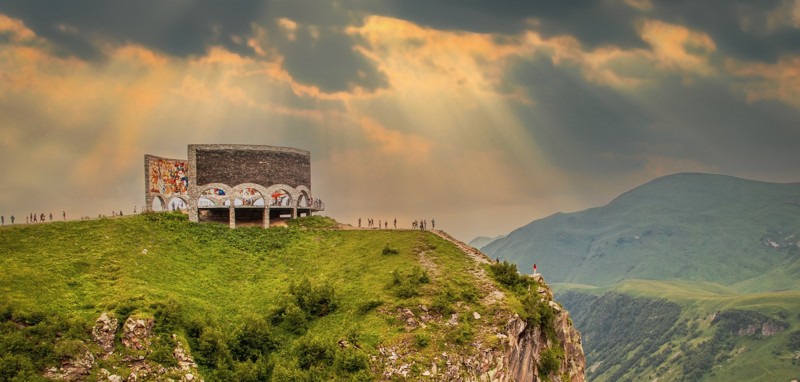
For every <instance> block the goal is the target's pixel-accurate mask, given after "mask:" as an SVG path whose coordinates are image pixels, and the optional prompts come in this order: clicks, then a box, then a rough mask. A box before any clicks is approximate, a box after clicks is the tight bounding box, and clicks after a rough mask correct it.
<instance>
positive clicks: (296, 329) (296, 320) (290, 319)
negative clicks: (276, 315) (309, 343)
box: [281, 303, 308, 334]
mask: <svg viewBox="0 0 800 382" xmlns="http://www.w3.org/2000/svg"><path fill="white" fill-rule="evenodd" d="M281 322H282V323H281V325H283V327H284V329H286V331H288V332H290V333H292V334H303V333H305V332H306V330H307V329H308V319H307V318H306V312H304V311H302V310H301V309H300V308H298V307H297V305H295V304H294V303H291V304H289V305H287V306H286V308H285V309H284V310H283V313H282V314H281Z"/></svg>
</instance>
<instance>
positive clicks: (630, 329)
mask: <svg viewBox="0 0 800 382" xmlns="http://www.w3.org/2000/svg"><path fill="white" fill-rule="evenodd" d="M483 251H484V252H486V253H487V254H488V255H490V256H492V257H494V256H497V257H500V258H501V259H507V260H509V261H513V262H515V263H516V264H518V265H519V267H520V268H521V269H530V267H531V265H532V264H533V263H537V265H538V267H539V270H540V271H541V272H542V273H543V274H544V275H545V277H547V278H548V279H549V280H551V281H554V282H556V283H557V284H554V289H555V290H556V291H557V295H558V297H559V300H560V301H562V302H563V303H564V305H565V307H567V309H569V310H570V312H572V314H573V318H574V320H575V324H576V326H577V327H578V329H579V330H580V331H581V332H582V333H583V334H584V347H585V350H586V358H587V373H586V375H587V380H590V381H654V380H659V381H732V380H736V381H754V382H755V381H765V380H769V381H790V380H792V379H798V378H799V377H800V352H799V351H800V316H798V312H800V183H793V184H774V183H765V182H756V181H749V180H744V179H738V178H733V177H729V176H722V175H710V174H676V175H671V176H666V177H663V178H658V179H655V180H653V181H651V182H649V183H647V184H645V185H642V186H640V187H637V188H635V189H633V190H631V191H629V192H626V193H624V194H622V195H620V196H619V197H618V198H616V199H615V200H613V201H612V202H611V203H609V204H608V205H605V206H602V207H598V208H592V209H588V210H585V211H581V212H576V213H568V214H556V215H553V216H550V217H547V218H545V219H541V220H537V221H534V222H532V223H530V224H528V225H526V226H524V227H521V228H519V229H517V230H515V231H513V232H512V233H511V234H509V235H508V237H506V238H503V239H499V240H496V241H494V242H492V243H490V244H488V245H487V246H486V247H484V248H483Z"/></svg>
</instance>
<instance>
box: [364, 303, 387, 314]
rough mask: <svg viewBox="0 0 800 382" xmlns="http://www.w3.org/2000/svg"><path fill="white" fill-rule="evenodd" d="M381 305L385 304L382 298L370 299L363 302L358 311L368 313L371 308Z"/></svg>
mask: <svg viewBox="0 0 800 382" xmlns="http://www.w3.org/2000/svg"><path fill="white" fill-rule="evenodd" d="M381 305H383V301H382V300H369V301H367V302H365V303H363V304H360V305H359V306H358V313H360V314H367V313H369V312H370V311H371V310H373V309H375V308H377V307H379V306H381Z"/></svg>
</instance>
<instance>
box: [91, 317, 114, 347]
mask: <svg viewBox="0 0 800 382" xmlns="http://www.w3.org/2000/svg"><path fill="white" fill-rule="evenodd" d="M117 324H118V321H117V318H116V317H114V316H113V315H111V316H109V315H108V314H106V313H103V314H101V315H100V317H99V318H98V319H97V321H95V324H94V328H92V338H93V339H94V342H95V343H96V344H98V345H100V348H101V349H103V351H104V352H106V353H109V354H110V353H112V352H113V351H114V334H116V333H117Z"/></svg>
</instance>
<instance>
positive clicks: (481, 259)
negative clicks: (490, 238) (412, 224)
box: [429, 230, 505, 306]
mask: <svg viewBox="0 0 800 382" xmlns="http://www.w3.org/2000/svg"><path fill="white" fill-rule="evenodd" d="M429 231H430V232H432V233H434V234H435V235H436V236H439V237H441V238H442V239H444V240H447V241H449V242H451V243H453V245H455V246H456V247H458V248H459V249H460V250H461V252H463V253H464V254H465V255H467V257H469V258H471V259H472V260H473V261H475V264H474V266H472V267H470V270H469V271H470V273H472V274H473V275H474V276H475V277H476V278H477V279H478V286H479V287H480V288H481V290H483V291H484V292H486V295H485V297H484V298H483V300H482V301H481V302H482V303H483V305H484V306H489V305H493V304H494V303H496V302H497V301H499V300H502V299H503V298H504V297H505V294H503V292H502V291H501V290H500V289H498V288H497V286H496V285H495V283H494V282H493V281H492V280H490V279H489V275H487V274H486V271H485V270H484V269H483V267H481V264H491V263H492V259H490V258H489V256H486V254H484V253H483V252H481V251H479V250H477V249H475V248H473V247H471V246H469V245H467V244H464V243H463V242H461V241H460V240H458V239H456V238H454V237H452V236H450V235H448V234H447V233H446V232H444V231H439V230H429Z"/></svg>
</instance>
